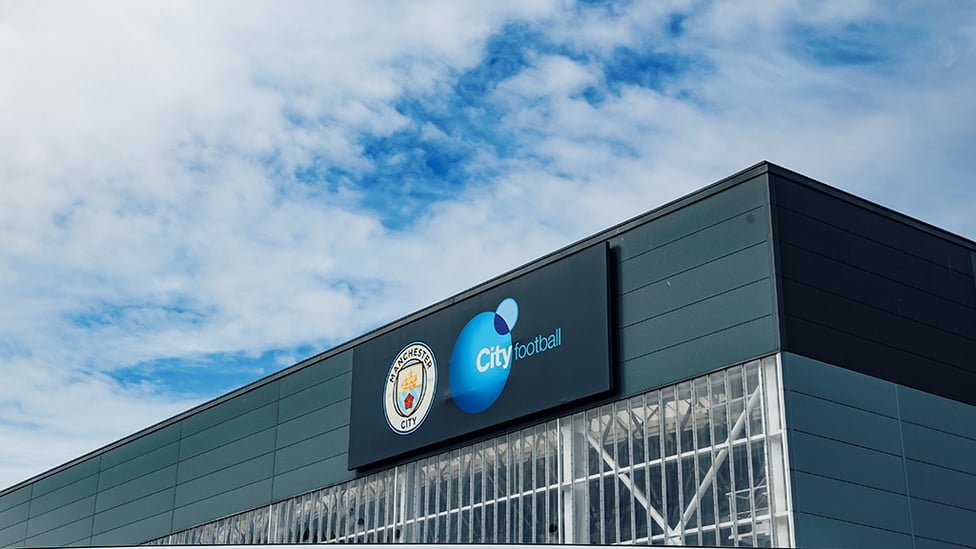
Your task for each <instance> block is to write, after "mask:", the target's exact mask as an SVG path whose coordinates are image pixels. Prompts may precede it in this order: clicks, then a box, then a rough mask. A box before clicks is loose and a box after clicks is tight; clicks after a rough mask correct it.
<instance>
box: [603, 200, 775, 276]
mask: <svg viewBox="0 0 976 549" xmlns="http://www.w3.org/2000/svg"><path fill="white" fill-rule="evenodd" d="M765 207H766V205H765V204H759V205H757V206H753V207H752V208H750V209H748V210H743V211H741V212H739V213H737V214H734V215H730V216H729V217H725V218H722V219H721V220H719V221H716V222H715V223H712V224H711V225H706V226H704V227H700V228H698V229H696V230H694V231H691V232H690V233H685V234H683V235H681V236H679V237H677V238H672V239H671V240H667V241H664V242H661V243H659V244H657V245H655V246H652V247H650V248H647V249H646V250H644V251H642V252H640V253H638V254H634V255H631V256H627V257H625V258H622V259H620V261H618V262H617V265H623V264H624V263H626V262H628V261H631V260H633V259H636V258H638V257H641V256H643V255H646V254H649V253H651V252H653V251H655V250H658V249H660V248H663V247H665V246H670V245H671V244H675V243H677V242H680V241H682V240H684V239H685V238H688V237H690V236H694V235H696V234H699V233H702V232H705V231H708V230H709V229H712V228H714V227H715V226H716V225H721V224H722V223H726V222H728V221H731V220H733V219H735V218H737V217H742V216H744V215H748V214H750V213H753V212H755V211H756V210H762V209H764V208H765ZM624 234H626V233H624ZM618 236H620V235H618Z"/></svg>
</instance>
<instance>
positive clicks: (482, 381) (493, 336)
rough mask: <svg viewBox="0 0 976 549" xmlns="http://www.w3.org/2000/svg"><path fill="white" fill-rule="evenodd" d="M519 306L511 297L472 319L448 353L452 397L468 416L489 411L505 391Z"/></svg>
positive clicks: (512, 357) (511, 360)
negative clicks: (449, 355)
mask: <svg viewBox="0 0 976 549" xmlns="http://www.w3.org/2000/svg"><path fill="white" fill-rule="evenodd" d="M518 314H519V308H518V303H517V302H516V301H515V300H514V299H513V298H511V297H508V298H505V299H503V300H502V302H501V303H499V305H498V308H497V309H495V311H494V312H492V311H486V312H483V313H479V314H477V315H475V316H474V318H472V319H471V320H469V321H468V323H467V324H466V325H465V326H464V328H463V329H462V330H461V334H460V335H459V336H458V338H457V341H455V342H454V349H453V350H452V351H451V367H450V369H449V373H448V375H449V385H450V388H451V398H453V399H454V402H455V403H456V404H457V405H458V408H461V409H462V410H464V411H465V412H467V413H469V414H477V413H479V412H483V411H485V410H487V409H488V407H490V406H491V405H492V404H494V403H495V401H496V400H498V397H499V396H500V395H501V394H502V390H504V389H505V383H506V382H507V381H508V375H509V373H510V372H511V365H512V363H513V362H514V361H515V355H514V354H513V352H512V329H513V328H515V323H516V322H518Z"/></svg>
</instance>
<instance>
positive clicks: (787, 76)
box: [0, 0, 976, 489]
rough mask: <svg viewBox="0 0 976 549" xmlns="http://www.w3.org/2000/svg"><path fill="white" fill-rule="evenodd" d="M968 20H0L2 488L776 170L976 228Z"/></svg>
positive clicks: (161, 16) (817, 11) (256, 13)
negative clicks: (653, 214)
mask: <svg viewBox="0 0 976 549" xmlns="http://www.w3.org/2000/svg"><path fill="white" fill-rule="evenodd" d="M974 97H976V2H973V1H967V0H952V1H939V0H925V1H918V2H900V1H879V2H872V1H868V0H841V1H809V2H808V1H799V0H764V1H762V2H755V1H751V0H749V1H746V0H726V1H722V2H702V1H694V0H661V1H647V2H600V1H579V2H572V1H564V0H559V1H526V0H519V1H514V2H504V1H494V2H457V1H454V0H447V1H437V0H425V1H423V2H419V1H417V2H371V1H363V0H357V1H349V2H344V1H338V0H337V1H332V2H298V1H278V2H257V1H252V2H237V1H234V2H222V1H216V0H215V1H208V2H179V1H167V2H155V3H152V2H111V1H101V2H83V1H79V2H45V1H18V2H11V1H6V0H0V376H2V377H0V379H2V381H0V489H3V488H4V487H7V486H11V485H13V484H16V483H18V482H20V481H22V480H25V479H27V478H29V477H31V476H33V475H35V474H38V473H41V472H43V471H45V470H48V469H50V468H52V467H55V466H57V465H59V464H61V463H64V462H66V461H68V460H70V459H73V458H74V457H77V456H80V455H82V454H84V453H87V452H89V451H92V450H94V449H96V448H99V447H101V446H104V445H106V444H108V443H111V442H112V441H114V440H117V439H119V438H122V437H124V436H126V435H128V434H131V433H133V432H136V431H138V430H140V429H143V428H145V427H148V426H150V425H152V424H154V423H157V422H159V421H161V420H164V419H166V418H167V417H171V416H172V415H175V414H177V413H179V412H181V411H183V410H186V409H188V408H190V407H192V406H194V405H196V404H199V403H202V402H205V401H207V400H209V399H211V398H214V397H216V396H218V395H220V394H222V393H225V392H227V391H229V390H232V389H234V388H237V387H240V386H242V385H244V384H247V383H250V382H252V381H254V380H256V379H259V378H261V377H264V376H266V375H268V374H271V373H273V372H275V371H278V370H280V369H282V368H284V367H287V366H289V365H291V364H294V363H295V362H297V361H299V360H301V359H303V358H306V357H309V356H312V355H314V354H316V353H319V352H321V351H324V350H327V349H329V348H331V347H333V346H336V345H338V344H340V343H343V342H345V341H348V340H350V339H352V338H354V337H356V336H357V335H360V334H363V333H365V332H366V331H368V330H371V329H373V328H375V327H378V326H380V325H383V324H386V323H388V322H391V321H393V320H395V319H397V318H400V317H402V316H404V315H406V314H408V313H410V312H412V311H415V310H418V309H420V308H422V307H425V306H427V305H430V304H433V303H435V302H437V301H440V300H442V299H444V298H446V297H449V296H451V295H453V294H455V293H457V292H459V291H462V290H464V289H466V288H469V287H471V286H474V285H476V284H478V283H479V282H482V281H484V280H487V279H489V278H491V277H494V276H496V275H499V274H501V273H504V272H506V271H508V270H511V269H512V268H515V267H517V266H519V265H521V264H524V263H526V262H528V261H530V260H532V259H534V258H536V257H539V256H541V255H543V254H545V253H548V252H551V251H553V250H555V249H558V248H560V247H562V246H565V245H567V244H570V243H572V242H574V241H576V240H579V239H581V238H583V237H586V236H588V235H591V234H593V233H595V232H598V231H600V230H602V229H604V228H606V227H609V226H611V225H614V224H616V223H619V222H621V221H623V220H626V219H628V218H630V217H633V216H635V215H638V214H640V213H642V212H645V211H647V210H651V209H653V208H655V207H658V206H660V205H663V204H664V203H666V202H669V201H671V200H673V199H675V198H678V197H680V196H683V195H685V194H687V193H689V192H692V191H694V190H696V189H698V188H701V187H703V186H705V185H708V184H710V183H713V182H715V181H717V180H719V179H721V178H723V177H725V176H728V175H731V174H732V173H735V172H737V171H739V170H741V169H743V168H746V167H748V166H750V165H752V164H755V163H756V162H759V161H762V160H769V161H771V162H774V163H777V164H780V165H782V166H785V167H787V168H790V169H793V170H796V171H799V172H801V173H803V174H805V175H808V176H810V177H813V178H815V179H818V180H820V181H824V182H826V183H829V184H831V185H834V186H837V187H839V188H841V189H844V190H846V191H849V192H852V193H854V194H858V195H861V196H864V197H866V198H868V199H870V200H873V201H875V202H878V203H880V204H882V205H884V206H887V207H890V208H893V209H896V210H899V211H902V212H904V213H907V214H909V215H911V216H913V217H917V218H919V219H922V220H924V221H927V222H929V223H932V224H934V225H937V226H940V227H942V228H945V229H948V230H949V231H952V232H955V233H958V234H961V235H963V236H965V237H967V238H970V239H976V185H974V179H973V178H974V175H976V154H974V151H976V124H974V121H976V99H974Z"/></svg>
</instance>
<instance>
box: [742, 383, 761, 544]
mask: <svg viewBox="0 0 976 549" xmlns="http://www.w3.org/2000/svg"><path fill="white" fill-rule="evenodd" d="M742 370H743V371H742V373H743V375H742V387H743V394H744V395H748V396H749V398H748V399H747V400H746V402H745V403H744V406H743V410H742V413H743V414H745V418H746V424H745V430H746V442H745V447H746V468H747V469H748V470H749V471H748V475H749V518H750V519H751V522H752V545H753V546H755V544H756V543H755V542H756V479H755V475H753V473H752V445H753V444H754V442H753V441H752V410H753V407H752V406H749V403H750V402H752V399H753V394H752V393H749V366H748V364H747V365H746V366H743V368H742ZM756 377H757V379H758V377H759V376H758V374H757V375H756ZM754 391H755V396H756V398H757V400H756V405H759V409H760V416H761V415H762V412H761V410H762V406H761V397H762V393H761V392H760V390H759V385H758V384H757V385H756V388H755V389H754Z"/></svg>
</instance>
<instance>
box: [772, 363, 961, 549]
mask: <svg viewBox="0 0 976 549" xmlns="http://www.w3.org/2000/svg"><path fill="white" fill-rule="evenodd" d="M783 374H784V375H783V379H784V389H785V395H784V396H785V404H786V422H787V429H788V441H789V450H790V468H791V477H792V479H793V482H792V492H793V502H794V508H795V509H796V511H797V512H796V535H797V538H796V539H797V542H798V544H799V545H800V546H816V545H821V544H824V545H839V544H840V542H841V541H843V542H844V543H846V544H849V545H857V544H858V543H855V541H856V540H865V541H864V543H866V544H867V545H873V544H874V543H878V542H880V541H881V540H884V539H888V538H890V539H889V540H888V543H896V544H897V543H901V542H899V541H898V540H900V539H902V538H899V537H892V536H893V534H892V532H891V531H897V532H901V533H903V534H906V537H907V536H914V538H915V540H916V541H919V540H923V539H927V540H928V543H929V544H930V546H937V544H938V543H945V544H960V543H969V542H968V541H966V540H968V539H970V538H971V535H970V532H969V530H971V528H968V525H970V524H972V522H973V520H974V519H976V505H974V504H973V503H972V501H971V500H972V497H971V496H972V492H973V490H976V466H974V465H973V460H972V458H971V456H972V455H973V454H974V453H976V426H974V425H973V424H972V423H971V422H969V421H967V420H968V419H971V418H973V417H974V414H976V407H974V406H972V405H969V404H966V403H963V402H958V401H955V400H951V399H948V398H945V397H942V396H938V395H934V394H931V393H924V392H921V391H919V390H917V389H912V388H907V387H904V386H901V385H897V384H895V383H892V382H889V381H885V380H882V379H878V378H875V377H871V376H868V375H866V374H862V373H859V372H855V371H853V370H851V369H848V368H843V367H839V366H834V365H831V364H827V363H824V362H821V361H816V360H812V359H809V358H806V357H800V356H797V355H794V354H791V353H784V354H783ZM851 502H853V504H851ZM814 515H817V516H819V517H820V518H816V519H814V518H811V517H813V516H814ZM886 536H887V537H888V538H886ZM908 539H911V538H908ZM867 540H875V541H872V542H870V543H869V542H868V541H867ZM920 546H921V545H920Z"/></svg>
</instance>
